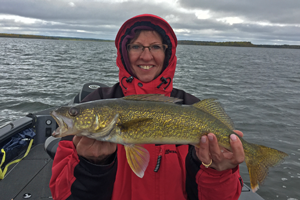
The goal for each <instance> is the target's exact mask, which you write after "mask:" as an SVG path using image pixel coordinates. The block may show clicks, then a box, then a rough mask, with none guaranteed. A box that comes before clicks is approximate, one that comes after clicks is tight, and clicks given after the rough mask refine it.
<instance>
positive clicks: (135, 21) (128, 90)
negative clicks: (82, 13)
mask: <svg viewBox="0 0 300 200" xmlns="http://www.w3.org/2000/svg"><path fill="white" fill-rule="evenodd" d="M137 29H143V30H155V31H156V32H158V33H159V34H160V35H161V37H162V38H163V43H164V44H167V45H168V48H167V50H166V52H165V54H166V56H165V61H164V68H163V71H162V73H161V74H160V75H159V76H158V77H157V78H156V79H154V80H152V81H151V82H148V83H145V82H142V81H140V80H138V79H137V78H136V77H134V76H133V74H132V72H131V66H129V65H130V64H129V58H128V54H127V49H126V46H127V44H128V43H129V42H130V40H131V39H132V38H133V36H134V34H133V33H134V31H135V30H137ZM115 46H116V48H117V50H118V52H117V62H116V63H117V66H118V67H119V81H120V86H121V88H122V90H123V93H124V95H125V96H128V95H133V94H150V93H152V94H154V93H157V94H164V95H166V96H170V94H171V92H172V89H173V78H174V73H175V68H176V63H177V58H176V55H175V54H176V47H177V38H176V35H175V33H174V31H173V29H172V27H171V26H170V25H169V23H168V22H167V21H165V20H164V19H162V18H160V17H158V16H156V15H151V14H143V15H138V16H135V17H132V18H130V19H129V20H127V21H126V22H124V24H123V25H122V26H121V28H120V30H119V32H118V34H117V36H116V39H115Z"/></svg>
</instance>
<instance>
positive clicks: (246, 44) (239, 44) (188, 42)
mask: <svg viewBox="0 0 300 200" xmlns="http://www.w3.org/2000/svg"><path fill="white" fill-rule="evenodd" d="M178 44H186V45H208V46H232V47H264V48H289V49H300V45H287V44H284V45H266V44H259V45H256V44H252V43H251V42H214V41H193V40H179V41H178Z"/></svg>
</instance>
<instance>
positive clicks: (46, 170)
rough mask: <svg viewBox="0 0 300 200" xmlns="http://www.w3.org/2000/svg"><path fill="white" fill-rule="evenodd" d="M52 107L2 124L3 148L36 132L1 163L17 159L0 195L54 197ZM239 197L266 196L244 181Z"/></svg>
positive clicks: (89, 87)
mask: <svg viewBox="0 0 300 200" xmlns="http://www.w3.org/2000/svg"><path fill="white" fill-rule="evenodd" d="M99 87H107V86H106V85H105V84H102V83H97V82H91V83H86V84H84V85H83V87H82V89H81V91H80V92H79V93H78V94H77V95H76V96H75V97H74V98H73V99H72V101H71V102H69V104H70V103H78V102H80V101H81V100H82V99H84V97H86V96H87V95H88V94H89V93H91V92H92V91H94V90H95V89H97V88H99ZM53 109H54V108H50V109H46V110H43V111H40V112H36V113H29V114H28V115H26V116H24V117H21V118H20V119H17V120H14V121H12V122H9V123H6V124H4V125H2V126H1V127H0V148H2V147H3V146H4V145H5V144H7V143H8V142H10V141H11V139H12V138H13V137H17V136H18V134H19V133H23V132H25V131H28V130H29V132H30V131H31V133H32V134H34V135H35V136H34V140H30V139H27V140H28V141H27V143H28V144H27V146H26V147H23V148H21V149H18V151H17V154H16V155H15V156H13V157H12V158H10V160H6V161H5V162H4V163H2V164H3V166H2V167H1V172H3V171H4V170H5V169H4V167H5V164H7V165H9V163H11V162H12V161H15V162H14V163H13V164H11V165H9V166H8V167H7V169H6V173H5V176H4V177H3V179H2V180H0V191H1V197H0V199H4V200H6V199H7V200H11V199H13V200H17V199H52V196H51V192H50V188H49V182H50V178H51V168H52V163H53V158H54V156H55V152H56V149H57V146H58V142H59V141H60V139H59V138H54V137H52V136H51V134H52V132H53V131H54V130H55V129H56V128H57V127H58V125H57V124H56V122H55V120H54V119H53V118H52V117H51V115H50V110H53ZM23 140H24V139H23ZM30 141H34V142H33V143H32V142H30ZM27 153H28V154H27ZM0 155H1V154H0ZM24 155H26V157H24ZM23 157H24V158H23ZM0 163H1V156H0ZM7 165H6V166H7ZM239 200H263V198H262V197H261V196H259V195H258V194H257V193H253V192H252V191H251V189H250V187H249V186H247V185H246V184H244V186H243V188H242V193H241V196H240V197H239Z"/></svg>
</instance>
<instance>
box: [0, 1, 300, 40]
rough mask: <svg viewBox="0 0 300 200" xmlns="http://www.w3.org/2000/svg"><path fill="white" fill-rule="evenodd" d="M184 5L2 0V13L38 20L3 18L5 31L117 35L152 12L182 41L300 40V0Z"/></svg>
mask: <svg viewBox="0 0 300 200" xmlns="http://www.w3.org/2000/svg"><path fill="white" fill-rule="evenodd" d="M178 3H179V5H178V6H179V7H175V8H174V7H171V6H172V5H168V4H167V2H165V1H161V2H160V3H158V2H156V1H153V2H149V1H147V2H143V1H142V0H141V1H126V2H114V1H113V0H112V1H91V0H85V1H82V0H76V1H74V2H71V1H63V0H45V1H35V0H2V1H1V4H0V15H4V14H5V15H13V16H20V17H27V18H32V19H37V21H36V22H35V23H24V22H22V21H18V20H13V19H2V18H1V16H0V32H7V33H8V32H9V33H19V34H22V33H25V34H38V35H54V36H68V37H86V38H99V39H114V37H115V35H116V33H117V31H118V29H119V27H120V26H121V25H122V23H123V22H124V21H125V20H127V19H129V18H130V17H132V16H135V15H137V14H142V13H152V14H156V15H159V16H161V17H162V18H165V19H166V20H167V21H169V23H170V24H171V26H172V27H173V28H174V30H175V32H176V34H177V37H178V39H186V40H201V41H251V42H252V43H254V44H258V43H264V44H275V43H280V44H298V45H299V44H300V41H299V35H300V1H296V0H286V1H281V0H273V1H267V0H252V1H246V0H239V1H232V0H228V1H224V0H215V1H213V2H212V1H204V0H178ZM197 10H207V11H208V14H209V15H210V17H209V18H206V19H199V18H198V17H197V16H196V14H195V13H196V12H197ZM226 17H238V18H239V19H241V20H243V21H242V22H240V23H233V24H232V23H231V24H230V23H226V22H225V21H224V20H223V21H222V20H220V19H221V18H226ZM258 22H260V23H258Z"/></svg>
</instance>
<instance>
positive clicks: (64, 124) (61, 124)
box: [51, 111, 74, 137]
mask: <svg viewBox="0 0 300 200" xmlns="http://www.w3.org/2000/svg"><path fill="white" fill-rule="evenodd" d="M51 116H52V117H53V119H54V120H55V121H56V123H57V125H58V128H57V129H56V130H55V131H53V133H52V136H53V137H62V136H64V135H65V134H66V132H67V131H68V130H70V129H72V128H73V125H74V123H73V120H72V119H70V118H67V117H64V116H61V115H59V114H58V113H57V112H55V111H52V112H51Z"/></svg>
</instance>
